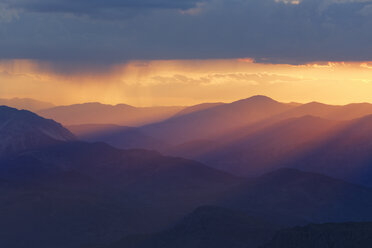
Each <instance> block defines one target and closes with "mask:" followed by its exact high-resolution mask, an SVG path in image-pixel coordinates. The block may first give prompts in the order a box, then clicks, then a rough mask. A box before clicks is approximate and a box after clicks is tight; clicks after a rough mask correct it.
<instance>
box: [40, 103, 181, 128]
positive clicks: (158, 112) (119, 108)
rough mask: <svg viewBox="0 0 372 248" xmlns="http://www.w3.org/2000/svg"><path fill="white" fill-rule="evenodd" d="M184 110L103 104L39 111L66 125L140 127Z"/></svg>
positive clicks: (86, 104) (75, 105)
mask: <svg viewBox="0 0 372 248" xmlns="http://www.w3.org/2000/svg"><path fill="white" fill-rule="evenodd" d="M182 109H184V107H146V108H137V107H133V106H130V105H126V104H118V105H115V106H113V105H106V104H101V103H83V104H74V105H70V106H59V107H55V108H50V109H46V110H42V111H39V112H38V114H40V115H41V116H44V117H47V118H51V119H53V120H56V121H58V122H61V123H62V124H64V125H81V124H89V123H95V124H116V125H123V126H139V125H145V124H149V123H153V122H158V121H162V120H165V119H167V118H169V117H171V116H173V115H175V114H176V113H178V112H179V111H181V110H182Z"/></svg>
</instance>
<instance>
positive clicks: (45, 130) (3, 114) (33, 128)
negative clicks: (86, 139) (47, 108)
mask: <svg viewBox="0 0 372 248" xmlns="http://www.w3.org/2000/svg"><path fill="white" fill-rule="evenodd" d="M74 139H75V136H74V135H73V134H72V133H70V132H69V131H68V130H67V129H65V128H64V127H63V126H62V125H61V124H59V123H57V122H55V121H53V120H48V119H44V118H42V117H40V116H38V115H36V114H34V113H32V112H29V111H26V110H17V109H14V108H9V107H6V106H0V156H5V155H11V154H15V153H18V152H21V151H25V150H29V149H36V148H40V147H45V146H48V145H51V144H55V143H57V142H61V141H72V140H74Z"/></svg>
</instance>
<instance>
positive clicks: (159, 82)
mask: <svg viewBox="0 0 372 248" xmlns="http://www.w3.org/2000/svg"><path fill="white" fill-rule="evenodd" d="M371 30H372V0H90V1H86V0H0V97H3V98H10V97H31V98H36V99H40V100H45V101H50V102H53V103H55V104H71V103H77V102H86V101H100V102H104V103H110V104H116V103H121V102H125V103H128V104H133V105H138V106H148V105H190V104H196V103H200V102H206V101H233V100H237V99H240V98H246V97H249V96H251V95H255V94H263V95H268V96H270V97H273V98H275V99H277V100H281V101H297V102H307V101H322V102H326V103H332V104H344V103H349V102H372V94H368V93H369V92H372V91H371V90H372V86H371V85H372V63H371V62H370V61H372V32H371Z"/></svg>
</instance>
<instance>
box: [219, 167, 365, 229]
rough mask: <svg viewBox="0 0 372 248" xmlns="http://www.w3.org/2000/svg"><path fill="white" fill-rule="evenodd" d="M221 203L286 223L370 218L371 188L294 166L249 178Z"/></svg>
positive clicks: (296, 223) (363, 219)
mask: <svg viewBox="0 0 372 248" xmlns="http://www.w3.org/2000/svg"><path fill="white" fill-rule="evenodd" d="M221 203H222V204H223V206H226V207H229V208H233V209H237V210H240V211H246V212H248V213H256V215H262V216H265V217H266V218H268V217H270V220H271V221H273V222H274V220H276V221H278V222H279V223H283V224H286V223H287V224H288V225H293V224H295V225H298V224H305V223H311V222H315V223H324V222H347V221H371V220H372V213H371V212H370V210H369V209H370V208H371V207H372V190H371V189H369V188H365V187H361V186H358V185H354V184H351V183H347V182H345V181H342V180H337V179H333V178H331V177H327V176H324V175H321V174H315V173H306V172H301V171H298V170H294V169H281V170H277V171H274V172H271V173H267V174H265V175H263V176H261V177H259V178H256V179H253V180H250V181H248V182H247V183H246V184H243V185H240V186H238V187H237V188H236V189H235V190H234V191H230V192H229V194H228V195H226V197H225V199H223V200H222V201H221Z"/></svg>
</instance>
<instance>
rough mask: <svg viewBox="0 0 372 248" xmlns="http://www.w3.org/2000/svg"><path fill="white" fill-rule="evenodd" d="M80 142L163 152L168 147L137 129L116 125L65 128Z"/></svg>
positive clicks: (88, 125)
mask: <svg viewBox="0 0 372 248" xmlns="http://www.w3.org/2000/svg"><path fill="white" fill-rule="evenodd" d="M67 128H68V129H69V130H70V131H71V132H72V133H73V134H74V135H76V137H78V138H79V139H80V140H84V141H89V142H105V143H107V144H109V145H112V146H114V147H117V148H121V149H133V148H142V149H151V150H155V149H156V150H159V151H161V150H164V149H166V148H167V147H168V145H167V144H166V143H164V142H162V141H161V140H158V139H155V138H153V137H151V136H149V135H146V134H144V133H143V132H141V130H140V129H139V128H134V127H125V126H118V125H105V124H87V125H75V126H67Z"/></svg>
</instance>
